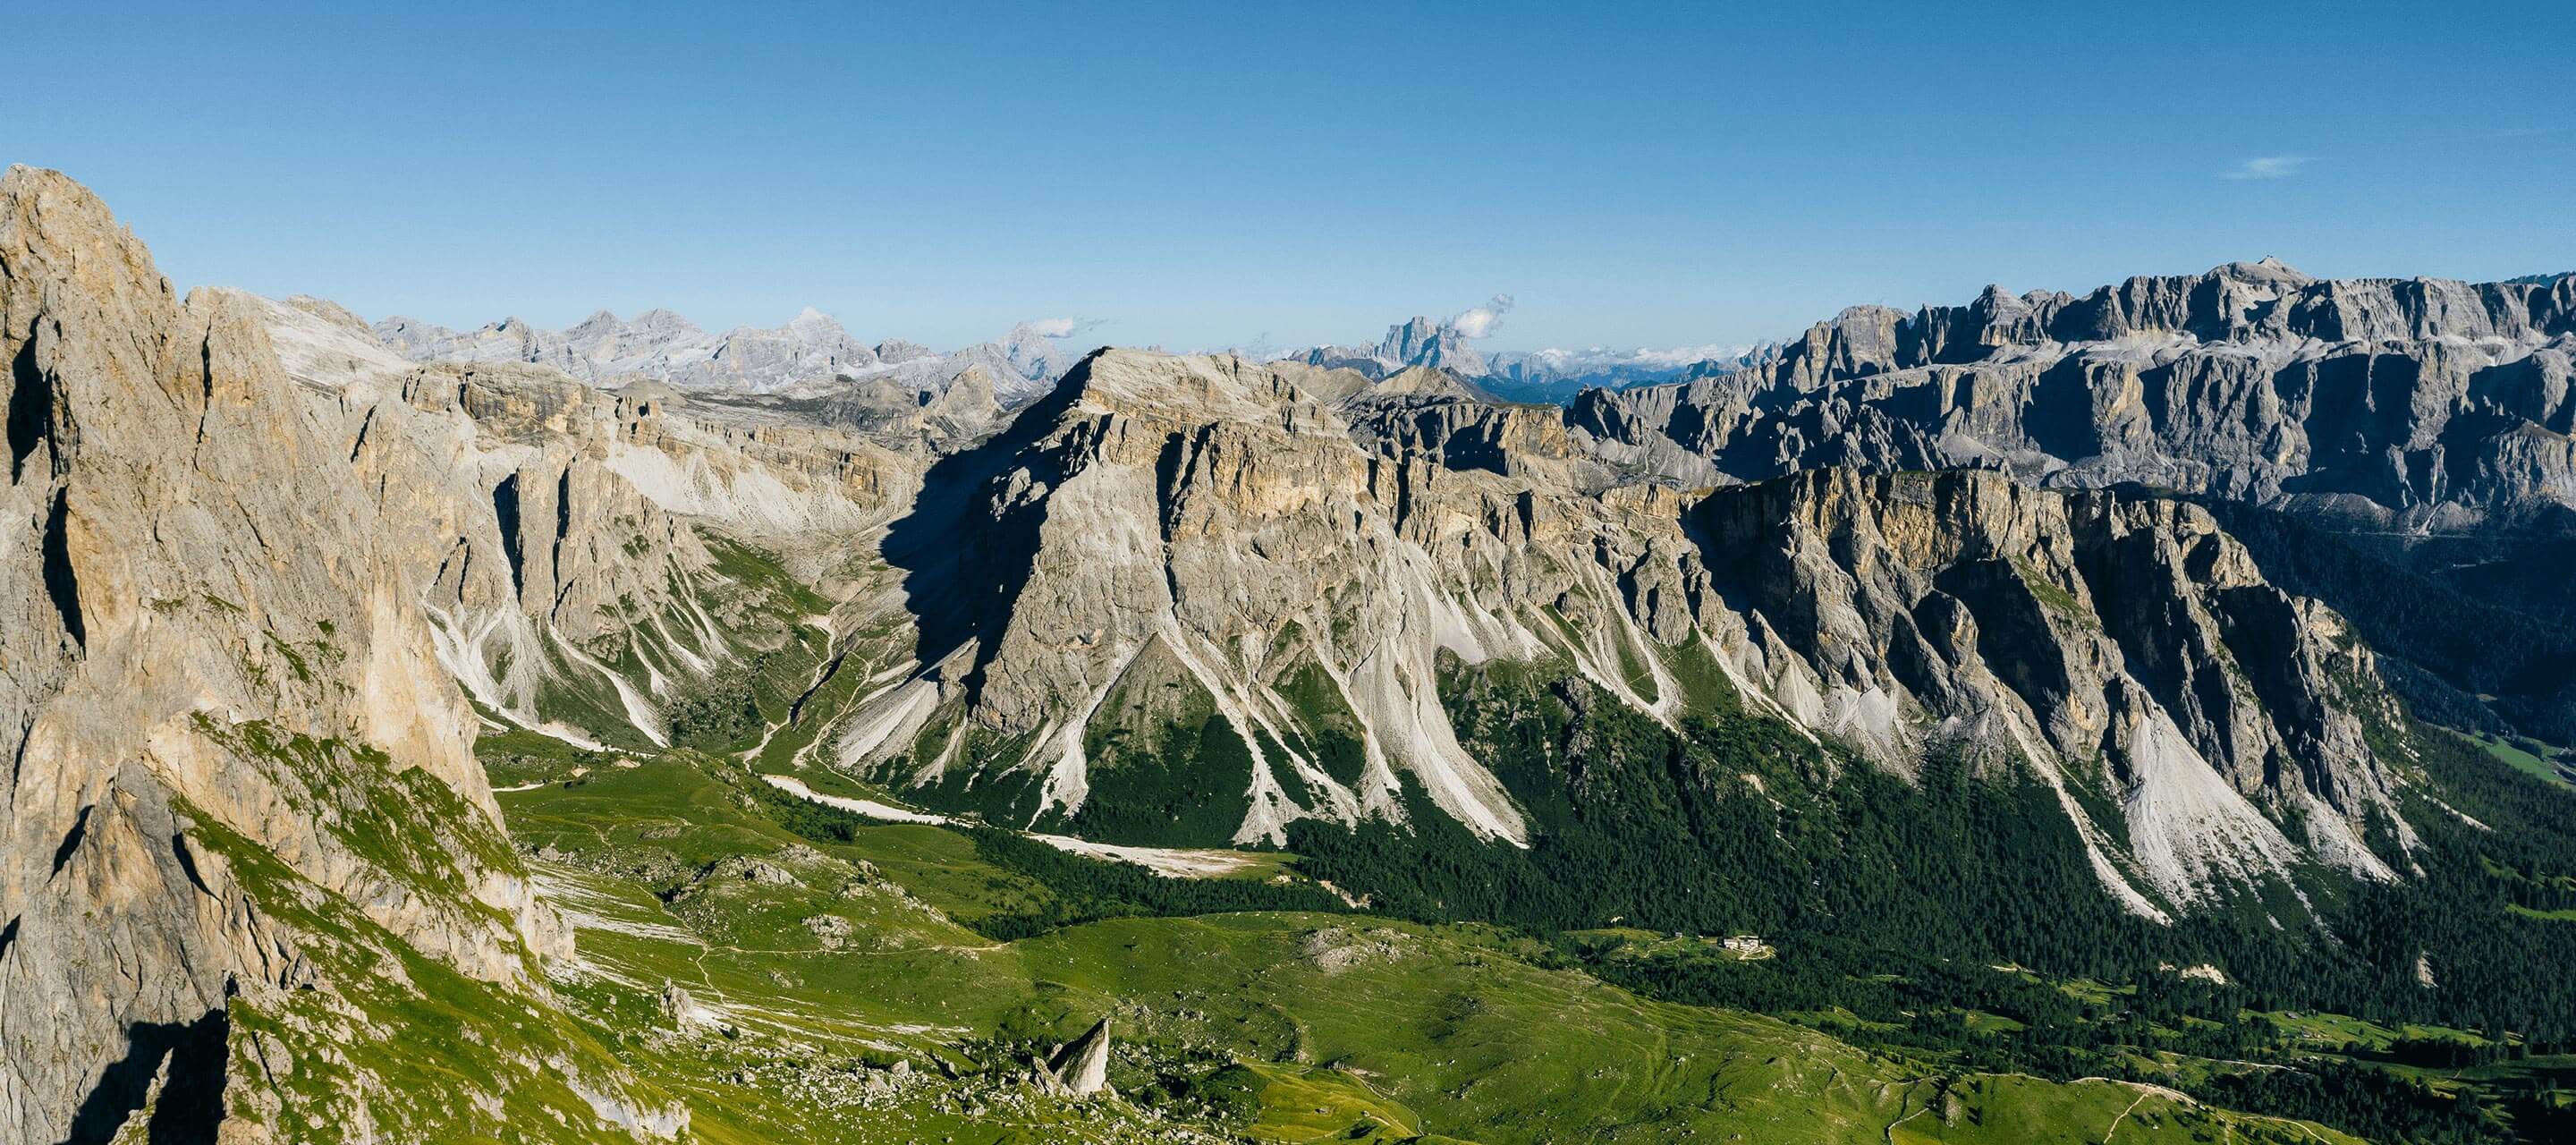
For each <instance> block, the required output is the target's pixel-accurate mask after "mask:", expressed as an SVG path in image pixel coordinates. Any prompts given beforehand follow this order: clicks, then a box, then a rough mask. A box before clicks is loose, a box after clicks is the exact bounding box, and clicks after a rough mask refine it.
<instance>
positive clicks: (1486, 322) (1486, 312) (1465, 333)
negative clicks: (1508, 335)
mask: <svg viewBox="0 0 2576 1145" xmlns="http://www.w3.org/2000/svg"><path fill="white" fill-rule="evenodd" d="M1511 309H1512V296H1511V295H1508V294H1497V295H1495V296H1494V298H1493V301H1491V302H1488V303H1486V304H1484V305H1482V306H1478V307H1474V308H1472V309H1469V310H1465V311H1461V312H1460V313H1459V315H1458V316H1457V317H1455V318H1452V319H1450V320H1449V328H1450V329H1452V330H1455V331H1457V332H1458V336H1459V337H1461V338H1482V337H1484V336H1485V335H1487V334H1491V333H1493V332H1494V327H1495V326H1497V325H1499V324H1501V322H1502V320H1503V315H1505V314H1508V313H1510V312H1511Z"/></svg>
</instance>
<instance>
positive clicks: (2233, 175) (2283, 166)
mask: <svg viewBox="0 0 2576 1145" xmlns="http://www.w3.org/2000/svg"><path fill="white" fill-rule="evenodd" d="M2307 165H2308V157H2307V156H2305V155H2257V156H2255V157H2254V158H2251V159H2248V160H2246V161H2244V162H2242V163H2239V164H2237V165H2236V166H2234V167H2232V168H2229V169H2228V170H2226V171H2223V172H2220V173H2219V176H2218V177H2219V178H2221V179H2287V178H2289V177H2290V176H2292V175H2296V174H2298V173H2299V169H2300V168H2303V167H2306V166H2307Z"/></svg>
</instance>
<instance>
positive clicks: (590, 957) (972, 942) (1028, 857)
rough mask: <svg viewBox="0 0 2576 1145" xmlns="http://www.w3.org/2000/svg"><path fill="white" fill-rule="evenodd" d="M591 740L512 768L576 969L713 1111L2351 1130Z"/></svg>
mask: <svg viewBox="0 0 2576 1145" xmlns="http://www.w3.org/2000/svg"><path fill="white" fill-rule="evenodd" d="M621 763H622V765H621ZM521 766H529V765H527V764H525V763H522V764H521ZM588 766H590V765H589V764H586V763H577V762H575V761H573V760H572V759H570V758H567V759H565V760H563V761H561V770H560V771H559V772H558V773H557V774H556V775H555V776H554V781H553V782H549V783H545V784H543V785H541V786H538V787H535V788H532V789H529V790H525V791H518V792H512V793H509V794H506V795H505V796H503V798H504V800H505V806H506V809H507V811H508V813H509V816H510V820H511V823H512V827H513V832H514V834H515V835H516V837H517V839H518V842H519V845H520V846H521V847H522V848H523V849H524V850H526V851H527V852H528V853H529V854H530V855H531V857H532V861H533V862H534V864H535V867H536V870H537V871H538V873H539V877H540V879H541V880H543V884H544V887H545V891H546V893H547V896H548V897H549V898H550V899H551V900H552V901H555V902H556V903H558V904H560V905H561V906H562V907H563V908H564V909H565V910H566V911H567V913H568V916H569V917H570V920H571V921H572V923H573V925H574V926H575V928H576V943H577V948H578V952H579V953H578V956H577V958H576V959H574V960H573V961H571V962H570V963H568V964H566V965H564V966H563V967H561V968H559V969H558V970H557V971H556V975H555V977H556V988H557V992H558V993H559V995H560V996H562V997H563V998H564V999H565V1000H566V1002H567V1003H568V1005H569V1006H570V1008H571V1009H572V1011H573V1012H574V1013H575V1014H576V1015H578V1017H579V1021H580V1024H581V1025H582V1027H583V1028H585V1029H586V1030H588V1031H590V1032H591V1033H592V1035H593V1036H595V1037H596V1038H597V1039H598V1040H599V1042H600V1043H601V1044H603V1045H604V1046H606V1047H607V1048H608V1051H609V1052H610V1053H611V1054H612V1055H613V1056H615V1057H616V1058H617V1059H619V1060H620V1061H622V1062H624V1063H625V1064H627V1065H628V1066H629V1067H630V1068H632V1069H634V1070H635V1071H636V1072H637V1073H638V1074H639V1075H641V1076H644V1077H646V1078H649V1079H652V1081H653V1082H654V1083H655V1084H658V1085H660V1086H663V1087H666V1088H667V1089H669V1090H670V1091H671V1092H672V1093H674V1094H676V1095H677V1096H678V1097H679V1098H680V1100H682V1101H684V1102H685V1103H686V1104H687V1105H688V1106H689V1108H690V1109H691V1111H692V1115H693V1120H692V1126H693V1128H692V1132H693V1133H694V1134H696V1135H697V1137H698V1138H699V1139H702V1140H707V1141H743V1142H749V1141H767V1140H781V1139H798V1140H813V1141H854V1142H868V1141H917V1140H941V1139H949V1140H953V1141H955V1142H1002V1141H1028V1142H1035V1141H1120V1140H1201V1141H1239V1140H1251V1141H1279V1142H1288V1141H1320V1140H1360V1141H1414V1140H1432V1141H1437V1140H1465V1141H1479V1142H1486V1143H1488V1145H1500V1143H1503V1142H1537V1141H1550V1140H1602V1141H1674V1140H1690V1139H1727V1138H1728V1137H1729V1135H1732V1134H1743V1135H1744V1137H1743V1139H1745V1140H1757V1141H1763V1140H1768V1141H1813V1142H1841V1141H1849V1142H1885V1141H1890V1140H1951V1141H1997V1142H2003V1141H2032V1140H2068V1141H2073V1140H2100V1139H2102V1136H2103V1135H2104V1134H2105V1133H2106V1132H2114V1133H2116V1134H2117V1135H2118V1137H2119V1139H2120V1140H2131V1139H2137V1140H2156V1139H2171V1140H2177V1141H2182V1140H2191V1139H2193V1136H2194V1134H2205V1135H2207V1136H2206V1139H2211V1140H2217V1139H2223V1138H2225V1137H2227V1136H2230V1135H2232V1136H2233V1137H2234V1138H2236V1139H2240V1140H2267V1139H2268V1140H2280V1141H2291V1140H2309V1141H2313V1140H2318V1139H2323V1140H2329V1141H2339V1140H2345V1138H2342V1137H2339V1136H2337V1135H2335V1134H2333V1133H2331V1132H2327V1131H2321V1130H2318V1129H2315V1128H2313V1127H2309V1126H2294V1125H2289V1124H2287V1123H2281V1122H2272V1121H2266V1120H2263V1119H2259V1118H2246V1117H2240V1116H2237V1115H2233V1114H2228V1113H2224V1112H2221V1111H2219V1110H2217V1109H2214V1108H2211V1107H2208V1106H2206V1105H2203V1104H2202V1103H2200V1102H2198V1101H2195V1100H2193V1099H2191V1098H2188V1097H2183V1096H2180V1095H2178V1094H2167V1093H2162V1092H2158V1091H2157V1090H2155V1089H2153V1088H2152V1087H2147V1086H2141V1085H2138V1084H2133V1083H2128V1082H2111V1081H2102V1080H2095V1081H2088V1082H2083V1083H2074V1084H2066V1083H2055V1082H2047V1081H2041V1080H2037V1079H2034V1078H2029V1077H2017V1076H2010V1075H2002V1074H1989V1073H1983V1072H1979V1071H1974V1070H1954V1069H1948V1068H1943V1067H1941V1066H1940V1065H1939V1064H1938V1063H1936V1062H1930V1061H1927V1060H1924V1059H1921V1058H1917V1057H1914V1056H1911V1055H1907V1054H1902V1053H1889V1052H1884V1051H1873V1050H1866V1049H1861V1048H1857V1047H1855V1046H1853V1045H1851V1044H1848V1043H1847V1042H1845V1041H1843V1040H1841V1039H1839V1038H1837V1037H1835V1036H1833V1035H1831V1034H1828V1033H1825V1032H1822V1031H1819V1030H1817V1029H1813V1028H1805V1027H1802V1026H1800V1025H1797V1024H1795V1023H1792V1022H1789V1021H1784V1020H1781V1019H1778V1018H1772V1017H1764V1016H1760V1015H1756V1014H1750V1013H1745V1012H1742V1011H1736V1010H1726V1009H1713V1008H1708V1007H1703V1006H1697V1005H1690V1004H1685V1003H1680V1002H1670V1001H1656V1000H1653V999H1650V998H1647V997H1643V996H1640V995H1639V994H1637V993H1634V992H1632V991H1631V990H1629V989H1625V988H1622V987H1620V986H1616V985H1612V984H1609V983H1607V982H1605V981H1604V980H1602V978H1601V977H1599V976H1598V975H1596V974H1595V973H1593V972H1592V971H1591V970H1589V969H1587V968H1586V967H1585V966H1583V965H1582V964H1581V963H1580V962H1579V961H1577V960H1574V959H1571V958H1569V957H1568V956H1567V955H1566V953H1565V951H1564V950H1563V949H1562V948H1560V947H1559V946H1557V945H1555V944H1553V943H1551V942H1548V941H1542V940H1541V939H1539V938H1537V937H1533V936H1530V935H1526V934H1521V933H1517V932H1513V931H1507V930H1498V929H1495V928H1492V927H1488V926H1482V925H1473V924H1447V925H1430V924H1424V923H1418V922H1403V921H1394V920H1390V919H1386V918H1381V917H1372V916H1369V915H1365V914H1359V913H1355V912H1352V911H1350V910H1348V909H1347V908H1343V909H1338V910H1333V911H1327V912H1318V911H1313V910H1299V911H1281V910H1252V911H1249V912H1241V911H1240V910H1238V911H1237V912H1234V913H1217V914H1201V913H1195V912H1194V908H1196V907H1198V906H1205V905H1208V904H1215V905H1216V906H1219V907H1233V908H1240V907H1245V906H1251V907H1258V906H1263V905H1266V904H1275V903H1279V902H1293V901H1302V900H1309V896H1310V895H1311V892H1312V890H1313V888H1312V884H1311V883H1307V882H1305V881H1304V879H1303V877H1302V876H1299V875H1295V874H1289V873H1282V872H1278V871H1277V870H1276V869H1275V868H1272V869H1269V870H1263V871H1259V872H1256V873H1255V874H1254V875H1253V876H1252V877H1246V878H1238V879H1233V880H1215V881H1213V882H1197V883H1195V884H1193V883H1192V882H1191V881H1187V880H1176V879H1167V878H1164V877H1163V876H1159V875H1151V874H1146V873H1144V872H1142V871H1141V870H1140V869H1137V868H1130V867H1123V866H1122V865H1113V864H1104V863H1099V862H1097V861H1094V860H1085V859H1080V858H1078V857H1075V856H1070V855H1065V854H1064V853H1062V852H1059V851H1055V850H1053V849H1052V848H1047V847H1045V846H1043V845H1042V844H1037V843H1028V844H1027V847H1030V848H1036V850H1034V851H1031V850H1026V849H1023V848H1020V847H1015V846H1010V845H998V846H997V845H995V842H994V836H996V835H1000V834H1001V833H1000V832H996V831H993V830H992V829H989V828H963V829H954V828H944V827H936V826H928V825H918V824H880V823H870V822H867V821H864V820H859V819H856V818H855V817H852V816H848V815H846V814H845V813H839V812H833V811H831V810H830V809H828V808H821V807H818V806H817V805H814V804H810V803H797V802H792V801H788V797H785V796H781V795H779V794H778V793H776V791H775V789H773V788H770V787H769V785H767V784H765V783H763V782H761V781H760V780H759V779H758V778H757V777H756V776H755V775H754V774H753V773H752V772H751V771H749V770H748V769H746V768H744V767H742V766H741V765H739V764H736V763H732V762H728V761H724V760H719V759H716V758H713V757H707V756H702V755H698V754H695V753H688V752H680V753H672V754H668V755H665V756H662V757H659V758H655V759H650V760H625V761H620V762H611V763H609V764H607V765H606V766H596V767H590V769H589V770H587V771H585V772H583V773H582V774H581V775H579V776H578V777H573V776H572V775H571V770H572V768H573V767H588ZM1006 837H1008V838H1013V839H1016V838H1017V837H1016V836H1006ZM1138 880H1147V881H1143V882H1140V881H1138ZM1228 884H1232V889H1229V886H1228ZM1193 885H1195V886H1196V887H1197V888H1198V889H1196V890H1190V891H1186V892H1185V891H1183V890H1182V889H1180V888H1184V887H1191V886H1193ZM1192 896H1200V897H1201V899H1202V901H1200V902H1193V901H1192ZM1313 898H1314V899H1316V900H1320V901H1322V902H1326V903H1334V902H1337V901H1338V900H1333V899H1331V898H1330V897H1329V896H1313ZM1181 912H1191V913H1181ZM1086 918H1087V919H1090V920H1091V921H1079V920H1082V919H1086ZM1059 922H1061V923H1064V924H1061V925H1059V924H1057V923H1059ZM994 934H1006V935H1008V934H1025V936H1024V937H1016V938H1014V939H1013V940H1011V941H998V940H996V938H995V937H993V935H994ZM1101 1017H1107V1018H1109V1020H1110V1023H1111V1028H1112V1031H1113V1035H1114V1037H1115V1045H1116V1049H1115V1052H1114V1054H1113V1056H1112V1059H1111V1067H1110V1079H1111V1081H1112V1083H1113V1085H1114V1086H1115V1088H1116V1091H1117V1093H1118V1095H1119V1096H1117V1097H1116V1098H1114V1099H1066V1098H1052V1097H1045V1096H1042V1095H1041V1094H1040V1093H1039V1092H1038V1091H1037V1089H1036V1088H1035V1087H1034V1086H1032V1085H1031V1083H1030V1080H1029V1079H1030V1078H1031V1076H1032V1071H1031V1070H1030V1068H1029V1066H1028V1064H1027V1063H1028V1062H1029V1061H1030V1060H1032V1059H1033V1058H1034V1057H1036V1056H1039V1055H1043V1054H1044V1053H1046V1052H1047V1051H1048V1050H1049V1049H1050V1048H1051V1047H1052V1046H1053V1045H1055V1044H1057V1043H1059V1042H1062V1041H1064V1040H1066V1039H1068V1038H1070V1037H1072V1036H1073V1035H1074V1034H1076V1033H1079V1032H1080V1031H1081V1030H1082V1029H1084V1028H1085V1027H1087V1026H1088V1025H1089V1024H1090V1023H1091V1022H1093V1021H1095V1020H1097V1019H1098V1018H1101Z"/></svg>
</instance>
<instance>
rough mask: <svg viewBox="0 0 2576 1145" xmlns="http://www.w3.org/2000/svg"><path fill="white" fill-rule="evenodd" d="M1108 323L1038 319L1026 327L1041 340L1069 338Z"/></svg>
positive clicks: (1065, 319)
mask: <svg viewBox="0 0 2576 1145" xmlns="http://www.w3.org/2000/svg"><path fill="white" fill-rule="evenodd" d="M1108 321H1109V320H1108V319H1106V318H1038V319H1033V320H1031V321H1029V322H1028V323H1027V324H1026V325H1027V326H1028V328H1029V333H1032V334H1035V335H1037V336H1039V337H1041V338H1070V337H1073V336H1074V335H1076V334H1079V333H1082V332H1083V331H1085V330H1094V329H1098V328H1099V327H1100V326H1102V325H1104V324H1106V323H1107V322H1108Z"/></svg>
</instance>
